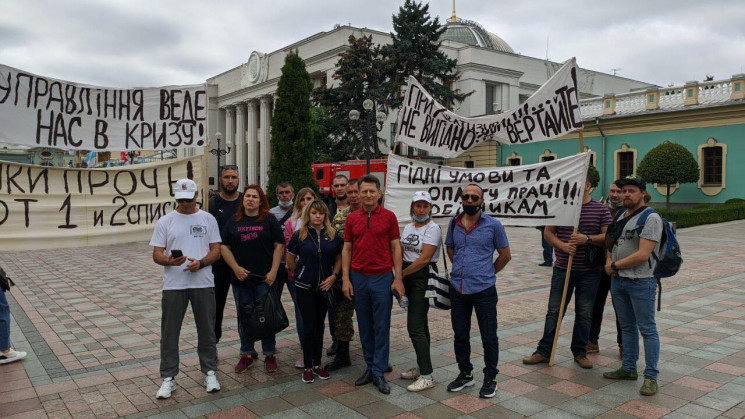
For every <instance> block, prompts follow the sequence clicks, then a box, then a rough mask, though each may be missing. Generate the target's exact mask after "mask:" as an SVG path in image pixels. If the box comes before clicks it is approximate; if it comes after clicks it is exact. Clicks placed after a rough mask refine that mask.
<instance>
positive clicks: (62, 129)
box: [0, 64, 208, 151]
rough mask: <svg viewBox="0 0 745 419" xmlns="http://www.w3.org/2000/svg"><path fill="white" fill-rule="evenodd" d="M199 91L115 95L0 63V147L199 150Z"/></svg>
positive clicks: (203, 140) (202, 118) (202, 106)
mask: <svg viewBox="0 0 745 419" xmlns="http://www.w3.org/2000/svg"><path fill="white" fill-rule="evenodd" d="M207 132H208V131H207V91H206V89H205V86H204V85H189V86H166V87H154V88H133V89H118V88H111V87H96V86H89V85H84V84H78V83H71V82H67V81H61V80H56V79H52V78H48V77H42V76H38V75H36V74H31V73H28V72H25V71H21V70H17V69H15V68H12V67H8V66H5V65H1V64H0V141H2V142H7V143H11V144H20V145H26V146H31V147H52V148H59V149H65V150H88V151H90V150H92V151H129V150H165V149H173V148H182V147H201V146H205V145H206V144H207Z"/></svg>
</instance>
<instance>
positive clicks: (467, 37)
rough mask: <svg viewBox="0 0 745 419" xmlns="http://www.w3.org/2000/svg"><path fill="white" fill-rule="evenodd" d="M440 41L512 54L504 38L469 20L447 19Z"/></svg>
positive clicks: (512, 51)
mask: <svg viewBox="0 0 745 419" xmlns="http://www.w3.org/2000/svg"><path fill="white" fill-rule="evenodd" d="M440 41H455V42H460V43H461V44H466V45H471V46H474V47H481V48H489V49H493V50H495V51H501V52H509V53H512V54H514V53H515V51H514V50H513V49H512V47H510V46H509V44H507V42H505V41H504V39H502V38H500V37H498V36H497V35H495V34H493V33H491V32H489V31H487V30H486V29H484V28H483V27H482V26H481V25H479V24H478V23H476V22H473V21H470V20H464V19H459V18H456V17H455V16H454V15H453V18H451V19H448V21H447V26H446V28H445V32H444V33H443V34H442V36H441V37H440Z"/></svg>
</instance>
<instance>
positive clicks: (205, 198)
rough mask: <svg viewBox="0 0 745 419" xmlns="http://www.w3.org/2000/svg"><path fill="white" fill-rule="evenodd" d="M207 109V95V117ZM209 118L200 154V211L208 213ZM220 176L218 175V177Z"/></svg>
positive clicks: (208, 98)
mask: <svg viewBox="0 0 745 419" xmlns="http://www.w3.org/2000/svg"><path fill="white" fill-rule="evenodd" d="M204 90H205V91H207V85H206V84H205V86H204ZM209 109H210V95H207V115H209ZM209 120H210V119H209V116H208V117H207V141H206V142H205V144H204V151H203V152H202V191H204V192H203V194H204V195H205V196H203V197H202V202H203V204H202V209H203V210H204V211H207V212H209V211H210V192H209V191H210V180H209V179H210V159H209V157H210V140H211V138H212V136H211V135H210V124H209ZM219 175H220V174H219V173H218V176H219ZM215 180H216V181H217V182H219V181H220V179H215Z"/></svg>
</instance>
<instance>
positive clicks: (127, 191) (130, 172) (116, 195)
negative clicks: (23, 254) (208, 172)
mask: <svg viewBox="0 0 745 419" xmlns="http://www.w3.org/2000/svg"><path fill="white" fill-rule="evenodd" d="M203 158H204V156H195V157H188V158H182V159H171V160H164V161H160V162H156V163H145V164H138V165H133V166H121V167H117V168H111V169H72V168H57V167H46V166H35V165H28V164H18V163H11V162H4V161H0V237H2V240H0V251H18V250H35V249H52V248H65V247H81V246H94V245H110V244H117V243H128V242H133V241H140V240H149V239H150V236H151V234H152V231H153V228H154V227H155V223H156V222H157V221H158V219H160V217H162V216H164V215H166V214H168V213H169V212H171V211H172V210H174V209H175V208H176V201H175V199H174V195H173V185H174V184H175V183H176V181H177V180H179V179H183V178H187V177H188V178H191V179H193V180H194V182H196V183H197V185H202V183H201V180H202V177H203V172H202V170H203V164H202V160H203ZM204 192H205V191H204V189H202V190H200V191H199V198H198V202H199V205H200V206H201V203H202V202H203V200H204Z"/></svg>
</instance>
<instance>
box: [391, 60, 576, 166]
mask: <svg viewBox="0 0 745 419" xmlns="http://www.w3.org/2000/svg"><path fill="white" fill-rule="evenodd" d="M397 123H398V125H397V127H398V134H397V137H396V139H397V140H398V141H402V142H403V143H405V144H407V145H409V146H411V147H416V148H418V149H420V150H425V151H427V152H429V153H431V154H433V155H435V156H440V157H456V156H458V155H460V154H462V153H464V152H466V151H468V150H470V149H472V148H473V147H475V146H477V145H479V144H481V143H483V142H485V141H497V142H499V143H502V144H524V143H531V142H539V141H546V140H550V139H552V138H557V137H561V136H562V135H566V134H569V133H571V132H573V131H575V130H578V129H581V128H582V117H581V115H580V111H579V90H578V87H577V62H576V60H575V59H574V58H572V59H570V60H567V62H566V63H564V65H563V66H562V67H561V68H560V69H559V71H558V72H557V73H556V74H554V75H553V77H551V78H550V79H549V80H548V81H547V82H546V83H544V84H543V86H541V88H540V89H538V90H537V91H536V92H535V93H534V94H533V95H532V96H530V98H528V100H526V101H525V102H524V103H523V104H522V105H521V106H520V107H519V108H517V109H514V110H511V111H507V112H503V113H500V114H497V115H487V116H482V117H478V118H465V117H462V116H458V115H456V114H455V113H453V112H451V111H449V110H448V109H447V108H445V107H444V106H442V105H441V104H440V103H438V102H437V101H436V100H435V98H434V97H432V95H430V94H429V93H428V92H427V91H426V90H425V89H424V87H422V85H421V84H419V82H418V81H417V80H416V79H415V78H414V77H411V76H409V85H408V87H407V89H406V94H405V95H404V101H403V105H402V108H401V111H400V112H399V114H398V121H397Z"/></svg>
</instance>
